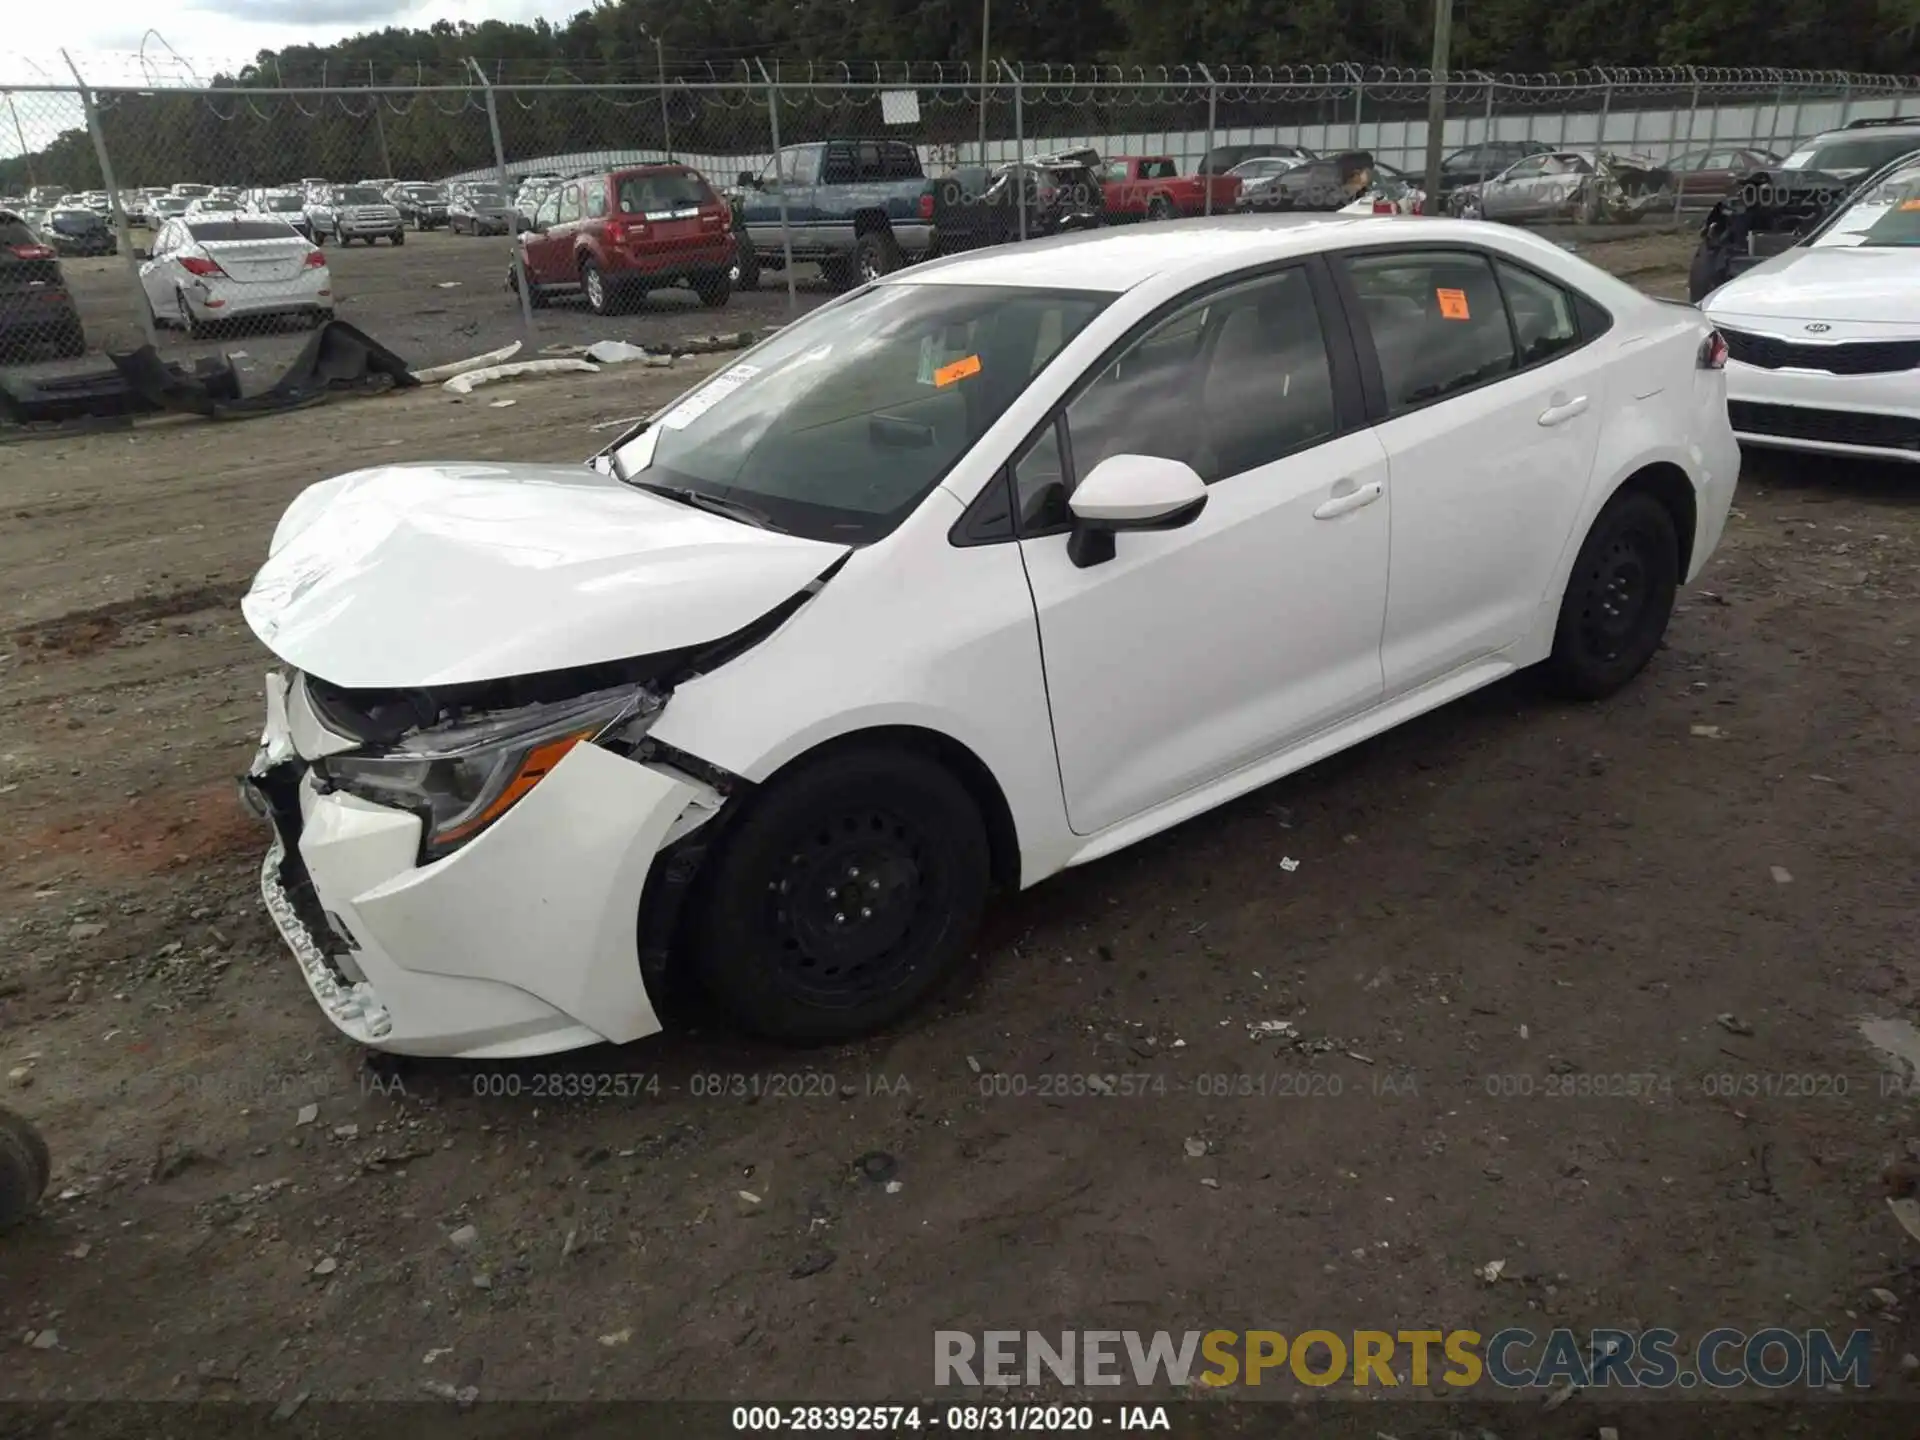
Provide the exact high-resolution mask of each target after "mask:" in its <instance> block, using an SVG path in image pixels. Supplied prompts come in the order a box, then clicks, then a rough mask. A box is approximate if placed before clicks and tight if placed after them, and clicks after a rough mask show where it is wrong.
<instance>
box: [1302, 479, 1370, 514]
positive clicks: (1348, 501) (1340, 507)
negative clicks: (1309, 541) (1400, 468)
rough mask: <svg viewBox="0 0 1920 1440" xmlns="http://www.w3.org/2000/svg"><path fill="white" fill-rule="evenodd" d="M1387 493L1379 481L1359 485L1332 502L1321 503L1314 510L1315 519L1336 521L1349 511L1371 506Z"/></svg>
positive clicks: (1324, 501)
mask: <svg viewBox="0 0 1920 1440" xmlns="http://www.w3.org/2000/svg"><path fill="white" fill-rule="evenodd" d="M1386 491H1387V487H1386V486H1384V485H1382V484H1381V483H1380V482H1379V481H1378V480H1369V481H1368V482H1367V483H1366V484H1364V485H1357V486H1355V487H1354V488H1353V489H1351V490H1348V491H1346V492H1344V493H1343V494H1339V495H1335V496H1334V497H1333V498H1332V499H1331V500H1323V501H1321V502H1320V504H1319V505H1318V506H1316V507H1315V508H1314V512H1313V518H1314V519H1316V520H1336V519H1338V518H1339V517H1340V516H1342V515H1345V514H1347V513H1348V512H1349V511H1352V510H1358V509H1360V508H1361V507H1362V506H1363V505H1371V504H1372V503H1373V502H1374V501H1376V500H1378V499H1379V498H1380V497H1381V496H1382V495H1384V494H1386Z"/></svg>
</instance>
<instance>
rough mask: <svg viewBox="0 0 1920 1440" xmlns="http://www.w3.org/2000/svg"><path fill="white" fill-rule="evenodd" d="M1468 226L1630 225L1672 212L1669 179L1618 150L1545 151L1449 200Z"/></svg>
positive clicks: (1648, 163) (1653, 166)
mask: <svg viewBox="0 0 1920 1440" xmlns="http://www.w3.org/2000/svg"><path fill="white" fill-rule="evenodd" d="M1449 206H1450V208H1451V209H1452V211H1453V213H1454V214H1455V215H1458V216H1462V217H1464V218H1466V219H1469V220H1505V221H1517V220H1563V221H1566V220H1571V221H1578V222H1580V223H1581V224H1586V225H1593V224H1599V223H1601V222H1606V221H1612V222H1616V223H1618V222H1631V221H1634V220H1638V219H1639V218H1640V217H1641V216H1643V215H1649V214H1661V213H1664V212H1666V211H1670V210H1671V209H1673V173H1672V172H1671V171H1669V170H1667V169H1666V168H1665V167H1663V166H1661V165H1658V164H1655V163H1654V162H1653V161H1652V160H1649V159H1647V158H1646V157H1645V156H1641V155H1628V154H1626V153H1624V152H1622V151H1618V150H1549V151H1546V152H1544V153H1542V154H1539V155H1529V156H1527V157H1526V158H1525V159H1523V160H1516V161H1515V162H1514V163H1513V164H1511V165H1509V166H1508V167H1507V168H1506V169H1505V170H1502V171H1501V172H1500V173H1499V174H1498V175H1496V176H1494V177H1493V178H1492V179H1491V180H1486V181H1483V182H1481V183H1480V184H1478V185H1462V186H1461V187H1460V188H1459V189H1458V190H1455V191H1454V192H1453V194H1452V196H1451V197H1449Z"/></svg>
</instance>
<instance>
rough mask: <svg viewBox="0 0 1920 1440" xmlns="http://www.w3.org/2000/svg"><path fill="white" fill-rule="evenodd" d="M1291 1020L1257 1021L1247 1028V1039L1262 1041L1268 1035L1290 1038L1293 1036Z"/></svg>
mask: <svg viewBox="0 0 1920 1440" xmlns="http://www.w3.org/2000/svg"><path fill="white" fill-rule="evenodd" d="M1295 1033H1296V1032H1295V1030H1294V1028H1293V1022H1292V1021H1291V1020H1257V1021H1255V1022H1254V1023H1253V1024H1251V1025H1249V1026H1248V1027H1247V1038H1248V1039H1250V1040H1264V1039H1266V1038H1267V1037H1268V1036H1269V1035H1279V1036H1285V1037H1289V1038H1290V1037H1292V1036H1293V1035H1294V1034H1295Z"/></svg>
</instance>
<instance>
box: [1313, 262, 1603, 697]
mask: <svg viewBox="0 0 1920 1440" xmlns="http://www.w3.org/2000/svg"><path fill="white" fill-rule="evenodd" d="M1335 269H1336V273H1337V275H1338V277H1339V281H1340V286H1341V294H1342V299H1343V300H1344V302H1345V304H1346V307H1347V309H1348V311H1349V313H1350V314H1351V315H1352V316H1353V318H1354V330H1355V338H1356V340H1357V342H1358V343H1359V347H1360V365H1361V378H1362V381H1363V383H1364V385H1365V387H1366V389H1367V392H1368V393H1367V402H1368V406H1369V411H1370V413H1372V414H1373V415H1375V416H1376V417H1377V423H1376V428H1375V432H1374V433H1375V434H1376V435H1377V436H1378V437H1379V438H1380V441H1381V443H1382V444H1383V445H1384V446H1385V447H1386V451H1387V457H1388V467H1389V472H1390V484H1391V485H1392V489H1393V511H1392V514H1393V561H1392V573H1391V577H1390V580H1389V585H1388V601H1387V608H1386V625H1385V629H1384V632H1383V637H1382V645H1381V662H1382V668H1383V674H1384V680H1385V685H1386V693H1387V695H1388V696H1389V697H1390V698H1391V697H1392V696H1394V695H1395V694H1399V693H1404V692H1405V691H1408V690H1411V689H1414V688H1416V687H1418V686H1420V685H1423V684H1425V683H1427V682H1429V681H1431V680H1435V679H1438V678H1439V677H1441V676H1443V675H1445V674H1447V673H1448V672H1450V671H1453V670H1456V669H1458V668H1460V667H1461V666H1463V665H1467V664H1471V663H1472V662H1473V661H1475V660H1477V659H1481V658H1484V657H1486V656H1489V655H1493V654H1496V653H1498V652H1499V651H1501V650H1503V649H1505V648H1507V647H1509V646H1511V645H1512V644H1514V643H1515V642H1516V641H1518V640H1519V639H1520V638H1521V637H1522V636H1523V635H1525V634H1527V633H1529V631H1530V629H1531V627H1532V626H1533V624H1534V622H1535V620H1536V619H1537V617H1538V612H1539V607H1540V606H1541V604H1542V603H1551V602H1552V599H1553V597H1551V596H1549V595H1548V594H1547V590H1548V586H1549V585H1550V584H1551V583H1552V577H1553V575H1554V574H1555V573H1556V567H1557V565H1558V563H1559V560H1560V556H1561V553H1562V551H1563V549H1564V547H1565V545H1566V543H1567V540H1568V537H1569V534H1570V532H1571V530H1572V528H1573V526H1574V524H1575V522H1576V520H1577V519H1578V516H1579V513H1580V509H1581V506H1582V504H1583V502H1584V496H1585V493H1586V488H1587V480H1588V476H1589V474H1590V473H1591V471H1592V469H1593V459H1594V454H1595V451H1596V449H1597V446H1598V443H1599V438H1600V418H1601V416H1602V414H1603V413H1604V412H1605V409H1606V398H1607V397H1606V374H1605V368H1604V367H1605V357H1604V354H1603V348H1604V347H1601V346H1598V345H1593V344H1591V343H1589V342H1590V341H1591V340H1592V339H1593V338H1595V337H1594V334H1593V333H1592V332H1593V331H1594V330H1595V329H1596V327H1594V326H1592V325H1588V326H1587V327H1586V328H1585V329H1584V330H1583V328H1582V325H1581V322H1580V314H1581V307H1580V306H1578V305H1577V304H1576V301H1575V298H1574V296H1573V295H1572V293H1571V292H1570V291H1568V290H1566V289H1565V288H1564V287H1562V286H1561V285H1559V284H1558V283H1557V282H1554V281H1552V280H1549V279H1548V278H1547V277H1545V276H1543V275H1540V274H1538V273H1537V272H1535V271H1532V270H1529V269H1527V268H1525V267H1523V266H1520V265H1518V264H1515V263H1513V262H1511V261H1508V260H1507V259H1505V258H1504V257H1495V256H1492V255H1489V254H1488V253H1487V252H1485V251H1482V250H1479V249H1478V248H1476V247H1471V246H1464V245H1462V246H1448V247H1437V246H1424V247H1420V248H1417V249H1416V248H1413V247H1382V248H1375V249H1369V250H1365V251H1354V252H1350V253H1349V254H1347V255H1345V256H1343V257H1341V258H1340V259H1339V260H1338V261H1337V262H1336V266H1335ZM1591 308H1592V309H1593V310H1594V311H1595V312H1596V313H1602V312H1599V311H1598V307H1597V306H1596V307H1591Z"/></svg>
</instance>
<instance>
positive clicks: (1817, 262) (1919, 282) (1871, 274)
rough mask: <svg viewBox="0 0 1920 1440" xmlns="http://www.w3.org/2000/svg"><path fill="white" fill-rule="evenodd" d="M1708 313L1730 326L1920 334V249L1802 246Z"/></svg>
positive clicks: (1720, 297) (1750, 275)
mask: <svg viewBox="0 0 1920 1440" xmlns="http://www.w3.org/2000/svg"><path fill="white" fill-rule="evenodd" d="M1700 308H1701V309H1703V310H1705V311H1706V312H1707V314H1709V315H1711V316H1713V317H1715V318H1716V319H1724V320H1726V321H1727V322H1728V323H1730V324H1732V323H1734V322H1736V321H1738V320H1740V319H1742V318H1745V319H1752V320H1793V321H1798V322H1802V323H1820V322H1825V323H1826V324H1829V325H1847V326H1859V327H1866V328H1868V329H1872V330H1874V331H1875V332H1877V333H1878V334H1881V335H1884V336H1885V338H1887V339H1898V338H1904V337H1905V336H1907V335H1909V334H1920V249H1916V248H1912V247H1900V246H1893V245H1885V246H1865V245H1862V246H1845V245H1823V246H1820V247H1818V248H1814V247H1809V246H1798V247H1796V248H1794V249H1792V250H1788V251H1785V252H1784V253H1782V254H1779V255H1775V256H1774V257H1773V258H1772V259H1770V260H1765V261H1762V262H1761V263H1760V264H1758V265H1756V266H1754V267H1753V268H1752V269H1751V270H1748V271H1745V272H1743V273H1742V274H1740V275H1738V276H1735V277H1734V278H1733V279H1732V280H1729V281H1728V282H1727V283H1726V284H1724V285H1722V286H1721V287H1720V288H1719V289H1718V290H1715V291H1714V292H1713V293H1712V294H1711V295H1709V296H1708V297H1707V298H1706V299H1705V300H1703V301H1701V302H1700ZM1736 328H1737V327H1736ZM1828 338H1829V339H1835V338H1841V337H1840V336H1838V335H1837V334H1831V335H1829V336H1828Z"/></svg>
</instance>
